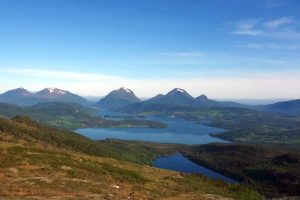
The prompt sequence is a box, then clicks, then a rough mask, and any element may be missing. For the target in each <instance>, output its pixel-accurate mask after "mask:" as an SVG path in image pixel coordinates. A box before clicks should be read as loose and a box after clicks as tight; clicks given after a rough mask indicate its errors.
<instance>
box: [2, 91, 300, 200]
mask: <svg viewBox="0 0 300 200" xmlns="http://www.w3.org/2000/svg"><path fill="white" fill-rule="evenodd" d="M118 93H120V96H118ZM112 94H113V95H112ZM111 95H112V96H113V97H111ZM124 95H125V97H124ZM126 95H129V96H130V95H134V93H133V92H132V91H131V90H129V89H124V88H121V89H119V90H115V91H113V93H110V94H109V95H108V96H109V98H113V99H114V100H113V101H112V102H114V104H110V106H108V105H107V106H108V107H106V108H96V107H91V106H86V105H80V104H77V103H74V102H55V101H54V102H44V103H38V104H35V105H32V106H27V107H21V106H16V105H12V104H7V103H0V113H1V116H2V117H5V118H11V119H1V120H0V123H1V126H0V133H1V134H0V136H1V137H0V140H1V141H2V142H4V144H5V145H6V144H12V145H13V144H20V145H22V146H24V148H37V150H38V149H39V148H40V147H43V148H45V147H46V149H48V150H49V151H54V152H53V153H54V154H60V153H59V152H61V151H66V152H69V153H71V154H72V156H73V155H74V153H75V154H78V153H79V154H78V155H83V156H85V155H87V156H93V157H97V158H99V159H100V158H101V159H106V158H107V159H109V158H112V159H116V160H117V161H116V162H128V163H134V165H138V166H155V167H159V168H163V169H169V170H175V171H178V172H173V173H180V172H183V173H184V176H186V177H190V178H192V177H193V178H192V179H194V178H196V179H197V180H198V181H199V182H200V183H201V184H203V183H204V182H205V181H204V180H207V181H209V182H211V183H212V184H219V182H220V183H221V181H220V180H214V179H215V178H218V179H221V180H223V181H225V182H229V183H230V184H232V183H237V184H234V185H231V186H230V184H229V185H228V184H227V183H224V182H222V185H228V187H237V188H239V187H241V188H244V187H246V188H249V191H246V193H248V194H247V195H246V196H247V198H250V199H260V198H261V197H260V196H259V195H262V196H265V197H269V198H270V197H282V196H284V195H288V196H297V195H299V193H298V190H297V189H296V188H297V187H299V182H298V181H299V180H300V177H298V170H297V169H298V167H299V160H300V158H299V155H298V154H295V153H294V152H293V150H294V149H298V148H299V139H298V137H299V134H298V132H299V122H300V121H299V119H300V118H299V117H298V116H297V115H294V114H293V115H284V114H279V113H274V112H265V111H262V110H258V109H256V108H250V107H247V106H241V105H240V104H235V103H234V102H225V104H226V105H225V104H224V102H216V101H212V100H209V99H208V98H207V97H206V96H203V95H202V96H200V97H199V98H197V100H196V101H198V102H199V101H200V102H202V103H203V104H201V106H199V105H195V103H194V100H193V97H191V96H190V95H188V94H186V92H185V91H184V90H181V89H178V88H177V89H174V90H172V91H170V92H169V93H168V94H167V95H166V97H163V98H162V97H159V98H158V97H155V98H154V99H156V100H155V101H154V100H146V101H135V102H132V103H128V102H125V101H124V100H121V101H120V102H123V103H121V104H119V103H116V102H118V99H119V98H120V99H123V98H126V99H128V98H129V97H128V96H126ZM168 96H170V99H172V101H173V102H172V103H170V104H167V103H166V102H167V101H170V100H168V99H167V97H168ZM177 96H179V97H178V98H177ZM105 98H106V97H105ZM105 98H104V99H105ZM160 98H162V99H163V100H162V102H160V100H158V102H157V99H160ZM175 99H177V100H175ZM105 101H107V100H105ZM165 101H166V102H165ZM190 103H192V104H190ZM229 104H230V105H229ZM121 105H122V106H121ZM120 106H121V107H120ZM22 115H23V116H27V117H21V116H22ZM29 117H30V118H32V119H33V120H31V119H30V118H29ZM40 123H43V124H47V125H48V126H44V125H42V124H40ZM57 128H58V129H57ZM70 130H75V132H77V133H80V135H79V134H77V133H74V132H71V131H70ZM283 136H284V137H283ZM232 142H234V143H232ZM249 143H250V144H255V145H249V146H247V145H248V144H249ZM22 148H23V147H22ZM232 149H234V151H233V152H231V150H232ZM4 151H5V150H4ZM23 151H27V150H26V149H22V150H21V151H20V153H22V152H23ZM57 151H58V152H57ZM249 151H250V152H249ZM72 152H73V153H72ZM47 154H48V153H47ZM254 154H255V155H254ZM257 155H260V159H259V160H258V161H257V162H252V161H251V158H253V157H257ZM25 157H26V156H25ZM52 159H54V158H51V160H52ZM278 159H279V160H280V161H278V162H277V160H278ZM282 159H283V160H282ZM247 161H249V162H247ZM43 162H44V161H43ZM103 162H104V163H106V164H107V162H108V161H106V160H105V161H103ZM172 162H174V164H171V163H172ZM106 164H105V166H106ZM169 164H170V165H169ZM93 165H94V164H93ZM96 165H97V164H96ZM128 165H131V164H128ZM65 166H67V168H68V169H73V168H74V165H73V164H72V166H73V167H72V166H71V167H70V166H69V165H62V168H66V167H65ZM76 166H77V165H76ZM234 166H236V168H234ZM52 167H53V166H52ZM69 167H70V168H69ZM77 167H78V166H77ZM77 167H76V170H78V168H77ZM118 167H119V164H118ZM10 168H11V167H10ZM10 168H8V170H9V169H10ZM79 168H80V167H79ZM98 168H99V169H100V168H101V169H102V168H103V166H95V170H99V169H98ZM112 168H113V169H107V170H108V171H107V172H103V173H104V174H107V173H108V174H109V173H114V172H115V171H114V170H116V171H117V173H120V174H119V175H117V176H123V175H124V176H127V175H126V174H127V173H129V176H133V177H125V178H124V177H123V178H121V179H122V180H121V181H120V180H119V178H118V177H115V178H116V180H115V179H114V181H115V182H117V183H118V184H120V182H122V183H124V182H126V185H127V184H129V185H130V187H137V186H133V185H132V184H131V183H135V184H136V183H138V182H139V180H135V179H136V178H137V179H140V178H141V180H143V181H145V180H146V179H147V180H148V179H149V178H145V177H144V176H148V175H145V173H144V172H143V171H140V170H138V171H137V170H136V169H135V168H134V169H133V170H132V171H131V172H127V171H122V169H119V168H118V169H114V167H112ZM188 168H191V170H190V171H186V170H187V169H188ZM126 169H127V168H126ZM17 170H19V169H17ZM63 170H65V169H63ZM76 170H75V171H76ZM80 170H83V169H80ZM84 170H86V167H84ZM105 170H106V169H105ZM111 170H112V171H111ZM9 171H11V170H9ZM13 171H14V168H13ZM67 171H68V170H67ZM140 172H142V173H141V174H136V173H140ZM186 172H188V173H193V172H196V173H197V174H198V175H196V176H195V177H194V175H187V174H185V173H186ZM290 172H291V173H290ZM74 173H75V174H76V173H78V172H72V174H73V175H74ZM85 173H94V172H91V171H89V172H85ZM97 173H98V172H97ZM199 174H202V175H199ZM73 175H72V176H73ZM55 176H57V175H55ZM74 176H75V177H73V179H74V180H77V179H80V181H82V180H83V181H84V182H85V183H88V182H89V180H87V179H90V178H87V177H86V178H85V179H82V180H81V178H82V177H77V175H74ZM110 176H111V174H110ZM180 176H183V174H181V175H180ZM292 176H293V177H294V178H291V177H292ZM36 177H38V178H37V179H40V178H39V177H40V176H36ZM207 177H210V178H207ZM271 177H272V178H271ZM60 178H62V180H70V177H69V174H68V173H66V174H65V175H64V176H63V177H60ZM25 179H27V178H25ZM46 179H49V178H46ZM127 179H130V180H131V179H132V180H131V181H130V180H127ZM39 182H40V180H39ZM46 182H47V181H46ZM50 182H55V181H54V180H51V181H50ZM65 182H66V181H63V183H65ZM200 183H197V184H200ZM30 184H32V183H30ZM108 184H112V183H106V185H108ZM167 184H170V183H167ZM205 184H207V183H205ZM23 187H26V186H23ZM38 187H40V186H38ZM53 187H54V186H53ZM55 187H56V186H55ZM55 187H54V188H55ZM74 187H75V186H74ZM90 187H91V188H92V189H91V190H92V191H94V189H93V187H94V186H88V188H90ZM126 187H127V186H126ZM226 187H227V186H226ZM58 188H62V185H61V186H58ZM58 188H55V190H59V189H58ZM142 188H143V189H142ZM142 188H140V189H138V190H139V191H142V190H144V189H146V188H147V187H146V186H145V185H144V186H143V187H142ZM175 188H176V187H175ZM209 188H212V186H209ZM42 190H43V189H42ZM134 190H136V188H135V189H134ZM146 190H148V189H146ZM198 190H199V189H197V191H198ZM238 190H241V191H244V190H245V189H238ZM246 190H248V189H246ZM253 190H255V191H257V192H258V193H259V194H257V193H255V192H253ZM89 191H90V190H89ZM89 191H88V192H87V191H84V196H86V195H92V196H91V198H92V197H93V194H91V193H90V192H89ZM108 191H109V192H111V190H109V189H107V190H101V191H96V192H95V193H97V195H98V196H97V195H96V196H97V197H100V196H101V195H104V196H105V194H106V193H108ZM193 192H195V191H193ZM193 192H192V193H193ZM122 193H123V192H122ZM153 193H156V192H154V191H152V192H151V194H153ZM171 193H172V192H170V191H168V194H171ZM250 193H251V194H250ZM3 194H5V195H7V194H6V193H3ZM100 194H101V195H100ZM109 194H111V193H109ZM235 194H236V195H237V196H235V197H233V198H234V199H242V198H244V197H243V195H244V194H243V192H241V193H240V192H235ZM70 195H72V194H70ZM99 195H100V196H99ZM106 195H107V194H106ZM114 195H116V196H118V195H120V194H116V193H114V194H113V196H114ZM127 195H128V194H127ZM139 195H145V194H144V193H143V192H142V193H141V194H139ZM190 195H194V194H189V196H190ZM214 195H215V194H214ZM8 196H9V195H8ZM104 196H102V198H104ZM109 196H110V197H105V198H108V199H114V198H113V196H111V195H109ZM118 197H120V196H118ZM157 197H158V198H163V197H162V196H160V195H159V194H158V196H157ZM70 198H71V197H70ZM142 198H145V199H147V198H149V199H152V198H154V197H152V196H151V195H150V196H147V195H146V196H143V197H142ZM247 198H246V199H247ZM166 199H167V198H166ZM203 199H205V197H203Z"/></svg>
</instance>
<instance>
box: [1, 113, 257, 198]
mask: <svg viewBox="0 0 300 200" xmlns="http://www.w3.org/2000/svg"><path fill="white" fill-rule="evenodd" d="M0 140H1V141H2V142H0V177H1V178H0V198H1V199H14V198H15V199H51V198H53V199H128V197H129V196H130V197H131V198H132V199H174V200H175V199H222V198H221V197H227V198H232V199H261V197H260V196H259V195H257V194H256V193H255V192H252V191H250V190H248V189H246V188H244V187H241V186H235V185H228V184H225V183H223V182H218V181H211V180H209V179H207V178H205V177H201V176H194V175H185V174H179V173H177V172H172V171H167V170H160V169H155V168H151V167H149V166H146V165H138V164H133V163H127V162H124V161H120V160H115V159H112V158H108V157H114V158H122V159H123V160H128V161H133V162H136V163H146V162H145V160H147V159H149V158H150V157H151V156H155V155H158V154H161V153H162V152H164V153H168V151H170V150H167V149H169V148H167V149H164V148H165V147H163V145H162V146H158V147H155V148H154V144H149V145H150V146H149V145H148V146H147V145H146V144H143V143H139V144H138V145H135V144H134V143H124V144H122V142H121V141H107V142H105V143H97V142H93V141H91V140H88V139H86V138H84V137H82V136H79V135H77V134H75V133H71V132H67V131H59V130H56V129H53V128H49V127H45V126H43V125H41V124H39V123H37V122H33V121H31V120H29V119H28V118H21V117H18V118H16V119H14V120H6V119H1V120H0ZM133 150H134V152H133ZM125 151H126V152H125ZM145 152H150V153H148V155H147V154H145ZM145 155H146V156H145ZM99 156H107V157H99ZM116 186H119V188H116ZM223 199H224V198H223Z"/></svg>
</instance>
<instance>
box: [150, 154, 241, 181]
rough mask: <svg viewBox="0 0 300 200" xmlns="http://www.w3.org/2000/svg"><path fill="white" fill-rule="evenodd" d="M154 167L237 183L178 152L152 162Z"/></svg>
mask: <svg viewBox="0 0 300 200" xmlns="http://www.w3.org/2000/svg"><path fill="white" fill-rule="evenodd" d="M152 165H153V166H154V167H157V168H162V169H169V170H174V171H178V172H184V173H199V174H202V175H205V176H208V177H210V178H212V179H220V180H223V181H225V182H227V183H232V184H233V183H237V181H235V180H233V179H231V178H228V177H226V176H223V175H222V174H220V173H217V172H215V171H212V170H210V169H208V168H206V167H203V166H201V165H198V164H196V163H194V162H192V161H190V160H189V159H188V158H186V157H184V156H183V155H182V154H181V153H179V152H177V153H176V154H175V155H172V156H168V157H159V158H157V159H155V160H154V161H153V162H152Z"/></svg>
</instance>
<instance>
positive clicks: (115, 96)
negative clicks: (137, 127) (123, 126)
mask: <svg viewBox="0 0 300 200" xmlns="http://www.w3.org/2000/svg"><path fill="white" fill-rule="evenodd" d="M140 101H141V100H140V99H139V98H137V97H136V96H135V94H134V92H133V91H132V90H130V89H128V88H124V87H122V88H120V89H117V90H114V91H112V92H110V93H109V94H108V95H107V96H105V97H104V98H102V99H100V100H99V102H98V103H97V104H96V106H97V107H99V108H105V109H112V108H119V107H123V106H126V105H128V104H132V103H136V102H140Z"/></svg>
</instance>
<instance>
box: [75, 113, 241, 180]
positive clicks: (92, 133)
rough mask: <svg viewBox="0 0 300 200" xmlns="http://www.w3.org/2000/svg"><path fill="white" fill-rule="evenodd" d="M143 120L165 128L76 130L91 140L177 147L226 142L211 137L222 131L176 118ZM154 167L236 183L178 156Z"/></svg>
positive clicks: (119, 116) (157, 161)
mask: <svg viewBox="0 0 300 200" xmlns="http://www.w3.org/2000/svg"><path fill="white" fill-rule="evenodd" d="M98 115H99V116H102V117H104V116H105V117H106V118H109V119H114V120H120V119H124V118H137V117H136V116H132V115H128V114H123V113H116V112H109V111H106V110H101V111H99V113H98ZM143 119H148V120H154V121H159V122H163V123H166V124H168V127H167V128H163V129H155V128H84V129H78V130H76V132H78V133H79V134H81V135H84V136H86V137H88V138H91V139H93V140H105V139H121V140H137V141H149V142H160V143H180V144H207V143H211V142H227V141H225V140H221V139H218V138H214V137H211V136H210V135H209V134H210V133H222V132H224V131H225V130H224V129H221V128H216V127H211V126H206V125H201V124H197V123H195V122H192V121H187V120H183V119H177V118H172V117H162V116H151V117H146V118H143ZM152 164H153V166H155V167H158V168H163V169H169V170H174V171H179V172H185V173H199V174H203V175H205V176H208V177H210V178H212V179H221V180H223V181H226V182H228V183H236V181H234V180H233V179H230V178H228V177H226V176H223V175H222V174H219V173H217V172H214V171H212V170H210V169H208V168H205V167H203V166H201V165H198V164H196V163H194V162H192V161H190V160H189V159H187V158H186V157H184V156H183V155H182V154H180V153H176V154H175V155H173V156H170V157H159V158H157V159H155V160H154V161H153V163H152Z"/></svg>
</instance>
